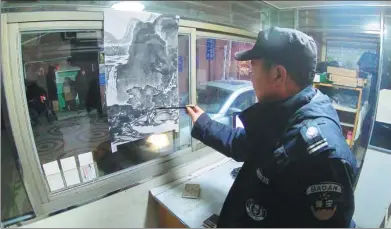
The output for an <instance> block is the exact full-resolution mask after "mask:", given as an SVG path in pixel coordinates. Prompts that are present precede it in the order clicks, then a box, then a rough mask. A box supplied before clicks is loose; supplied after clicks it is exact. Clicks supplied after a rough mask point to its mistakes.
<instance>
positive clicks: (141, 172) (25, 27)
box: [1, 9, 256, 217]
mask: <svg viewBox="0 0 391 229" xmlns="http://www.w3.org/2000/svg"><path fill="white" fill-rule="evenodd" d="M92 11H94V9H91V11H90V12H88V11H72V12H69V11H68V12H67V11H62V12H61V11H58V12H57V11H51V12H28V13H7V14H2V15H1V17H2V20H1V25H2V26H1V30H2V34H1V39H2V43H1V46H2V56H3V57H5V58H3V73H4V80H3V84H4V93H5V95H6V96H5V97H6V98H5V99H6V102H7V104H8V108H9V116H10V123H11V129H12V134H13V136H14V138H15V142H16V146H17V151H18V154H19V157H20V161H21V165H22V168H23V170H24V171H25V172H24V173H23V174H24V176H23V181H24V183H25V185H26V190H27V193H28V196H29V199H30V201H31V205H32V206H33V209H34V211H35V213H36V215H37V217H42V216H45V215H47V214H49V213H52V212H55V211H58V210H62V209H65V208H67V207H70V206H75V205H83V204H85V203H88V202H90V201H94V200H96V199H98V198H100V197H102V196H104V195H106V194H108V193H110V192H114V191H117V190H120V189H124V188H129V187H132V186H134V185H138V184H141V183H143V182H144V181H145V180H146V179H149V178H151V177H153V176H157V175H159V174H163V173H165V172H167V171H168V170H169V169H172V168H174V167H177V166H181V165H185V164H186V163H189V162H191V161H194V160H197V159H200V158H202V157H204V156H207V155H208V154H210V152H211V151H212V150H211V149H208V148H207V149H202V150H197V148H196V144H197V142H196V141H194V139H192V142H191V147H189V148H186V149H183V150H179V151H176V152H173V153H172V154H169V155H167V156H165V157H162V158H158V159H154V160H151V161H148V162H145V163H142V164H140V165H137V166H133V167H131V168H127V169H124V170H122V171H119V172H116V173H113V174H109V175H106V176H104V177H101V178H99V179H97V180H94V181H90V182H87V183H83V184H81V185H79V186H76V187H71V188H69V189H66V190H62V191H59V192H50V190H49V188H48V185H47V181H46V179H45V176H44V173H43V171H42V168H41V164H40V161H39V158H38V154H37V149H36V147H35V141H34V136H33V132H32V127H31V124H30V119H29V115H28V109H27V103H26V98H25V96H24V92H25V89H24V85H23V69H22V66H23V65H22V64H21V63H22V54H21V42H20V38H21V32H29V31H46V30H50V31H55V30H102V29H103V12H102V10H101V11H99V12H92ZM199 27H203V28H209V29H212V30H215V31H219V32H222V31H226V32H228V33H239V32H241V31H243V34H246V36H252V37H254V38H255V37H256V35H255V34H253V33H250V32H248V31H244V30H240V29H233V28H230V27H224V26H219V25H213V24H208V23H200V22H197V23H191V21H187V20H180V28H179V34H184V35H188V36H189V38H190V39H189V40H190V45H189V49H190V50H189V53H190V56H189V66H190V69H189V84H190V85H189V98H190V102H191V103H193V104H195V103H196V71H197V69H196V38H197V34H196V31H197V29H198V28H199ZM246 39H247V38H246ZM252 42H254V40H252ZM15 76H17V77H15ZM21 92H22V93H21Z"/></svg>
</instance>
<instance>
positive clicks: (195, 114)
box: [186, 105, 205, 123]
mask: <svg viewBox="0 0 391 229" xmlns="http://www.w3.org/2000/svg"><path fill="white" fill-rule="evenodd" d="M186 112H187V114H188V115H189V116H190V118H191V121H193V123H195V122H196V121H197V119H198V118H199V117H200V116H201V115H202V114H203V113H205V111H203V110H202V109H201V108H200V107H199V106H197V105H196V106H194V107H190V106H188V107H186Z"/></svg>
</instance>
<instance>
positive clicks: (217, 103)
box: [197, 86, 232, 114]
mask: <svg viewBox="0 0 391 229" xmlns="http://www.w3.org/2000/svg"><path fill="white" fill-rule="evenodd" d="M231 94H232V91H229V90H226V89H223V88H219V87H211V86H207V87H205V88H201V87H200V88H198V89H197V104H198V105H199V106H200V107H201V108H202V109H203V110H205V112H207V113H209V114H217V113H218V112H219V111H220V109H221V108H222V107H223V105H224V104H225V102H226V101H227V99H228V98H229V96H230V95H231Z"/></svg>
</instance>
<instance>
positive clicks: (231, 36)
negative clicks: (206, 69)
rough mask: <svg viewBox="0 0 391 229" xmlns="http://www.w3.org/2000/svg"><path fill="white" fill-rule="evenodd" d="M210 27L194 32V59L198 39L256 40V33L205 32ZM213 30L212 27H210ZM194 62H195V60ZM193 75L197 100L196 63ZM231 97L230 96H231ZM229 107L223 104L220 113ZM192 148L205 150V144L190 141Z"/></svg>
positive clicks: (194, 140) (200, 28)
mask: <svg viewBox="0 0 391 229" xmlns="http://www.w3.org/2000/svg"><path fill="white" fill-rule="evenodd" d="M210 27H211V26H207V27H199V28H197V30H196V36H195V41H194V42H195V43H194V46H195V57H194V58H197V53H196V52H197V39H198V38H210V39H220V40H231V41H235V42H245V43H254V44H255V41H256V38H257V34H256V33H249V32H248V31H242V32H241V34H242V36H238V34H237V33H234V32H233V31H232V30H227V29H225V30H217V29H216V31H213V32H210V31H206V30H209V28H210ZM216 27H217V28H220V27H221V26H217V25H216ZM212 28H213V26H212ZM236 30H237V29H235V32H236ZM243 35H244V36H243ZM195 61H196V60H195ZM194 66H195V73H194V76H195V77H194V79H192V80H193V81H194V82H193V85H192V86H193V87H194V91H193V92H194V95H193V96H194V98H197V66H196V63H195V65H194ZM231 96H232V95H231ZM196 103H197V101H196V99H195V100H194V103H193V104H196ZM228 108H229V106H228V104H225V105H224V106H223V107H222V108H221V109H220V111H223V112H224V113H226V112H227V110H228ZM192 147H193V150H198V149H203V148H205V147H206V146H205V144H203V143H202V142H200V141H198V140H196V139H193V141H192Z"/></svg>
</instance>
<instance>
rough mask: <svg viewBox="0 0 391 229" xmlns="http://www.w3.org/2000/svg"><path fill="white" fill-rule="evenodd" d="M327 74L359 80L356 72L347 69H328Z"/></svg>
mask: <svg viewBox="0 0 391 229" xmlns="http://www.w3.org/2000/svg"><path fill="white" fill-rule="evenodd" d="M327 73H330V74H335V75H340V76H345V77H350V78H357V77H358V72H357V71H356V70H351V69H346V68H336V67H330V66H329V67H327Z"/></svg>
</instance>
